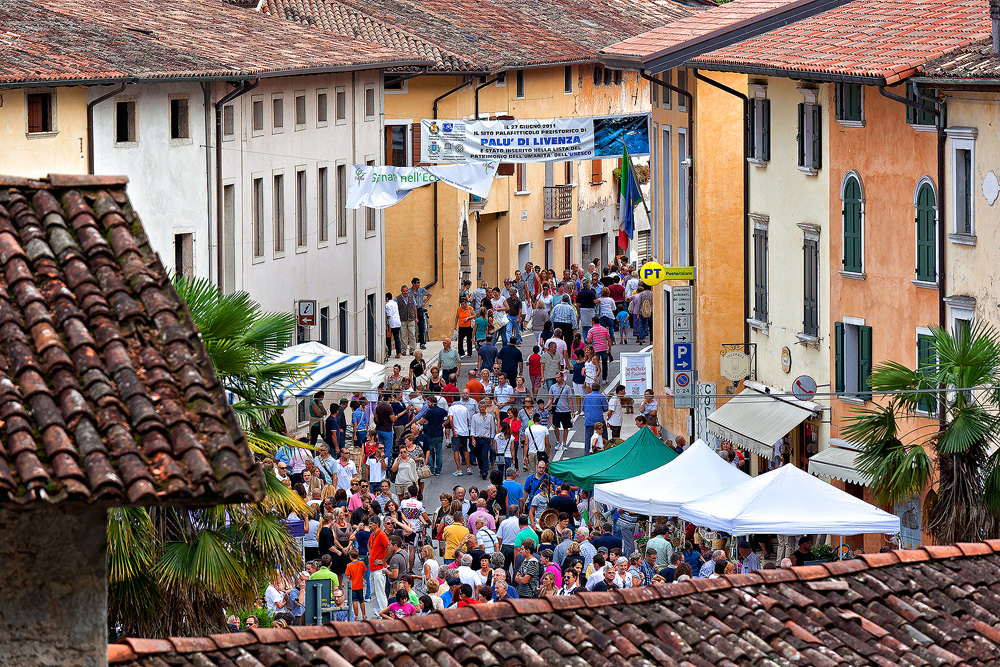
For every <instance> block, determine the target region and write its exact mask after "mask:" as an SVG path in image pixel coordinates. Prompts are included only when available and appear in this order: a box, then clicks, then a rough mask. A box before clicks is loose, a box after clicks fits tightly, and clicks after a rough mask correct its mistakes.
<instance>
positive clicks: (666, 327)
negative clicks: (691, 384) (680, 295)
mask: <svg viewBox="0 0 1000 667" xmlns="http://www.w3.org/2000/svg"><path fill="white" fill-rule="evenodd" d="M670 298H671V294H670V289H669V288H668V289H665V290H663V340H665V341H667V340H673V333H672V332H671V327H672V326H673V322H672V321H671V320H672V319H673V314H672V313H671V310H670V306H671V304H670ZM663 347H664V350H663V352H664V355H663V356H664V363H663V388H664V389H670V387H671V385H673V379H674V378H673V370H674V369H673V363H672V361H673V360H672V359H671V358H670V357H671V354H670V347H669V346H667V345H664V346H663Z"/></svg>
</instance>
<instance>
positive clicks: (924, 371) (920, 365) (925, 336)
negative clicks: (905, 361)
mask: <svg viewBox="0 0 1000 667" xmlns="http://www.w3.org/2000/svg"><path fill="white" fill-rule="evenodd" d="M924 331H925V333H918V334H917V372H918V373H920V374H921V375H924V376H927V375H933V374H934V373H936V372H937V349H936V348H935V347H934V336H932V335H931V333H930V331H929V330H924ZM936 404H937V401H934V400H930V399H922V400H920V401H918V402H917V410H918V411H920V412H926V413H933V412H936V411H937V408H936Z"/></svg>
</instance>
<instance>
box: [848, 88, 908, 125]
mask: <svg viewBox="0 0 1000 667" xmlns="http://www.w3.org/2000/svg"><path fill="white" fill-rule="evenodd" d="M863 90H864V87H863V86H862V85H861V84H860V83H838V84H836V86H834V89H833V97H834V118H836V119H837V120H839V121H841V123H840V124H841V125H847V126H849V127H850V126H852V124H855V126H857V125H856V124H860V123H861V122H863V121H864V104H863V102H862V94H863V93H862V91H863ZM907 108H909V107H907ZM844 121H847V122H844Z"/></svg>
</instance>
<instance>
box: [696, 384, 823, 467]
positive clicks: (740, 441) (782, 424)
mask: <svg viewBox="0 0 1000 667" xmlns="http://www.w3.org/2000/svg"><path fill="white" fill-rule="evenodd" d="M752 384H754V385H756V386H758V387H762V386H763V385H758V384H757V383H752ZM750 385H751V383H750V382H746V383H744V386H746V387H748V388H747V389H744V390H743V391H741V392H740V393H739V394H737V395H736V396H733V397H732V398H731V399H729V401H728V402H727V403H726V404H725V405H723V406H722V407H721V408H719V409H718V410H716V411H715V412H713V413H712V414H711V415H709V416H708V432H709V433H711V434H712V435H717V436H719V437H720V438H723V439H724V440H728V441H729V442H731V443H733V444H734V445H736V446H737V447H739V448H740V449H744V450H746V451H748V452H752V453H754V454H758V455H760V456H763V457H765V458H771V456H772V455H773V453H774V443H775V442H777V441H778V440H780V439H781V438H783V437H784V436H785V435H786V434H788V432H789V431H791V430H792V429H793V428H795V427H796V426H798V425H799V424H801V423H802V422H804V421H805V420H807V419H811V418H813V417H814V416H816V415H817V414H821V412H822V406H819V405H817V404H815V403H809V402H806V401H799V400H796V399H789V398H779V397H777V396H772V395H771V394H769V393H767V392H765V391H758V390H757V389H756V388H749V386H750ZM773 393H775V394H778V393H780V392H778V390H774V392H773Z"/></svg>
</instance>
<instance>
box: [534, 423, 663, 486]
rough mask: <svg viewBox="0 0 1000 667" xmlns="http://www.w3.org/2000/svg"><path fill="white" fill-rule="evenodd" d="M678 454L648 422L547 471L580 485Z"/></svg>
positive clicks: (628, 474)
mask: <svg viewBox="0 0 1000 667" xmlns="http://www.w3.org/2000/svg"><path fill="white" fill-rule="evenodd" d="M675 458H677V452H675V451H674V450H673V449H671V448H670V447H667V446H666V445H665V444H663V442H662V441H661V440H660V439H659V438H657V437H656V436H655V435H653V432H652V431H650V430H649V427H648V426H644V427H643V428H642V430H641V431H639V432H638V433H636V434H635V435H633V436H632V437H631V438H629V439H628V440H626V441H625V442H622V443H620V444H618V445H616V446H614V447H612V448H611V449H605V450H604V451H601V452H597V453H596V454H588V455H587V456H580V457H577V458H575V459H564V460H562V461H555V462H553V463H551V464H550V465H549V474H550V475H552V476H553V477H555V478H556V479H559V480H561V481H563V482H569V483H570V484H573V485H575V486H579V487H581V488H583V489H588V490H589V489H592V488H594V485H595V484H600V483H602V482H617V481H618V480H620V479H627V478H629V477H635V476H636V475H641V474H643V473H644V472H649V471H650V470H653V469H654V468H659V467H660V466H662V465H664V464H666V463H669V462H670V461H673V460H674V459H675Z"/></svg>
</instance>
